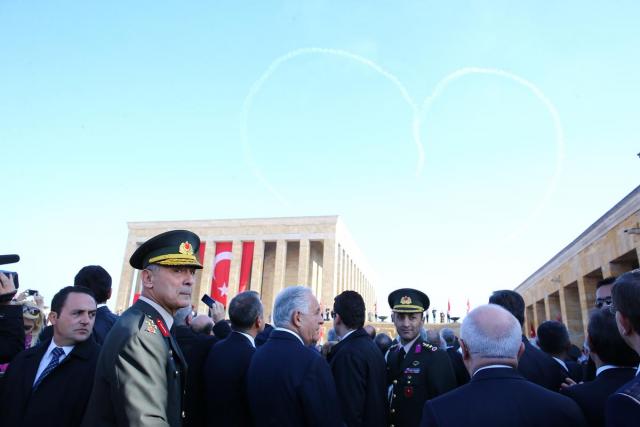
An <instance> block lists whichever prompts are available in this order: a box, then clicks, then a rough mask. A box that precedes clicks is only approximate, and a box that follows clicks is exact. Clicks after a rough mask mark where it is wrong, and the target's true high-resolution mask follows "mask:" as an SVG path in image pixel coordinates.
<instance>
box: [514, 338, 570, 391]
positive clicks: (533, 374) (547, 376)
mask: <svg viewBox="0 0 640 427" xmlns="http://www.w3.org/2000/svg"><path fill="white" fill-rule="evenodd" d="M522 342H523V343H524V353H523V354H522V356H521V357H520V360H519V361H518V372H520V374H521V375H522V376H523V377H525V378H526V379H528V380H529V381H531V382H533V383H536V384H538V385H540V386H542V387H544V388H546V389H549V390H552V391H559V390H560V384H562V382H563V381H564V379H565V377H564V375H563V374H562V371H561V370H560V369H559V366H560V365H559V364H558V362H556V361H555V360H553V358H551V356H549V355H548V354H546V353H544V352H543V351H541V350H539V349H537V348H535V347H534V346H533V345H531V343H529V340H528V339H527V338H526V337H525V336H523V337H522Z"/></svg>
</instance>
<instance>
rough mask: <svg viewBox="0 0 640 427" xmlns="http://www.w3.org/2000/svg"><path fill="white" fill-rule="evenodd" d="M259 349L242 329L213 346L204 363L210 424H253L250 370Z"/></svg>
mask: <svg viewBox="0 0 640 427" xmlns="http://www.w3.org/2000/svg"><path fill="white" fill-rule="evenodd" d="M255 351H256V349H255V347H254V346H253V345H251V342H249V339H248V338H247V337H245V336H244V335H242V334H241V333H239V332H232V333H231V335H230V336H229V337H228V338H227V339H225V340H222V341H220V342H219V343H217V344H216V345H214V346H213V348H212V349H211V351H210V352H209V355H208V356H207V359H206V362H205V365H204V378H203V382H204V389H205V393H204V397H205V401H206V402H207V404H208V408H209V411H208V413H209V414H211V415H212V416H211V417H210V418H209V419H207V420H206V423H204V424H202V425H203V426H204V425H207V426H211V427H250V426H252V425H253V423H252V420H251V413H250V410H249V398H248V397H247V370H248V369H249V364H250V363H251V358H252V357H253V354H254V353H255Z"/></svg>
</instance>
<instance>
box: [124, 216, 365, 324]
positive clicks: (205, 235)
mask: <svg viewBox="0 0 640 427" xmlns="http://www.w3.org/2000/svg"><path fill="white" fill-rule="evenodd" d="M128 226H129V235H128V238H127V245H126V249H125V254H124V259H123V262H122V275H121V277H120V285H119V287H118V296H117V301H116V310H117V311H122V310H124V309H126V308H127V307H129V306H130V305H131V304H132V303H133V301H134V299H135V298H136V297H137V295H139V293H140V290H141V283H140V277H139V275H138V270H135V269H133V268H132V267H131V266H130V265H129V257H130V256H131V254H132V253H133V251H134V250H135V249H136V248H137V247H138V246H139V245H140V244H142V243H143V242H144V241H146V240H147V239H149V238H151V237H153V236H155V235H156V234H159V233H162V232H164V231H168V230H174V229H186V230H191V231H193V232H195V233H196V234H198V236H200V239H201V241H202V244H201V248H200V251H199V254H198V255H199V257H200V261H201V263H202V265H203V267H204V268H203V269H202V270H198V272H197V274H196V283H195V286H194V289H193V304H194V305H195V306H196V307H198V308H197V310H198V312H206V307H205V305H204V304H202V303H201V302H200V298H201V297H202V295H203V294H205V293H206V294H209V295H211V296H212V297H214V298H215V299H217V300H218V301H220V302H223V303H225V304H228V302H229V301H230V300H231V298H233V297H234V296H235V295H236V294H237V293H238V292H241V291H243V290H255V291H257V292H259V293H260V295H261V297H262V300H263V303H264V309H265V319H270V315H271V309H272V306H273V301H274V298H275V296H276V295H277V294H278V292H279V291H280V290H282V289H283V288H284V287H286V286H292V285H297V284H304V285H307V286H309V287H311V289H312V290H313V293H314V294H315V296H316V297H317V298H318V300H319V301H320V303H321V306H322V308H323V310H330V309H331V307H332V306H333V298H334V297H335V296H336V295H338V294H339V293H341V292H342V291H344V290H347V289H350V290H355V291H357V292H359V293H360V294H361V295H362V296H363V298H364V300H365V303H366V307H367V313H368V316H367V317H368V320H369V321H373V320H375V319H374V315H375V311H376V307H375V304H376V295H375V286H374V277H373V273H372V271H371V269H370V267H369V266H368V265H367V262H366V260H365V258H364V256H363V255H362V253H361V252H360V250H359V249H358V247H357V246H356V244H355V243H354V241H353V240H352V239H351V237H350V235H349V233H348V231H347V229H346V227H345V225H344V224H343V223H342V221H341V220H340V218H339V217H337V216H314V217H294V218H261V219H222V220H201V221H162V222H131V223H129V224H128ZM327 314H328V313H327Z"/></svg>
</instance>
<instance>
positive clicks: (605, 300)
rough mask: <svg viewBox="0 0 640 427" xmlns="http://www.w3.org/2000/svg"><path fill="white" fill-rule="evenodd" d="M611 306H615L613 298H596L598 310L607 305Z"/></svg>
mask: <svg viewBox="0 0 640 427" xmlns="http://www.w3.org/2000/svg"><path fill="white" fill-rule="evenodd" d="M611 304H613V301H611V297H604V298H596V304H595V305H596V307H597V308H602V307H603V306H605V305H607V306H611Z"/></svg>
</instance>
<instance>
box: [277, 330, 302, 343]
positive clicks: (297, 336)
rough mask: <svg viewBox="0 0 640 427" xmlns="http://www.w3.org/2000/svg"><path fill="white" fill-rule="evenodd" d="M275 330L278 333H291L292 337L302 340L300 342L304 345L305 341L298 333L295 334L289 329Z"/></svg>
mask: <svg viewBox="0 0 640 427" xmlns="http://www.w3.org/2000/svg"><path fill="white" fill-rule="evenodd" d="M274 330H276V331H284V332H289V333H290V334H291V335H293V336H294V337H296V338H298V339H299V340H300V342H301V343H302V345H304V341H302V338H300V335H298V334H297V333H295V332H293V331H292V330H291V329H287V328H275V329H274Z"/></svg>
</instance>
